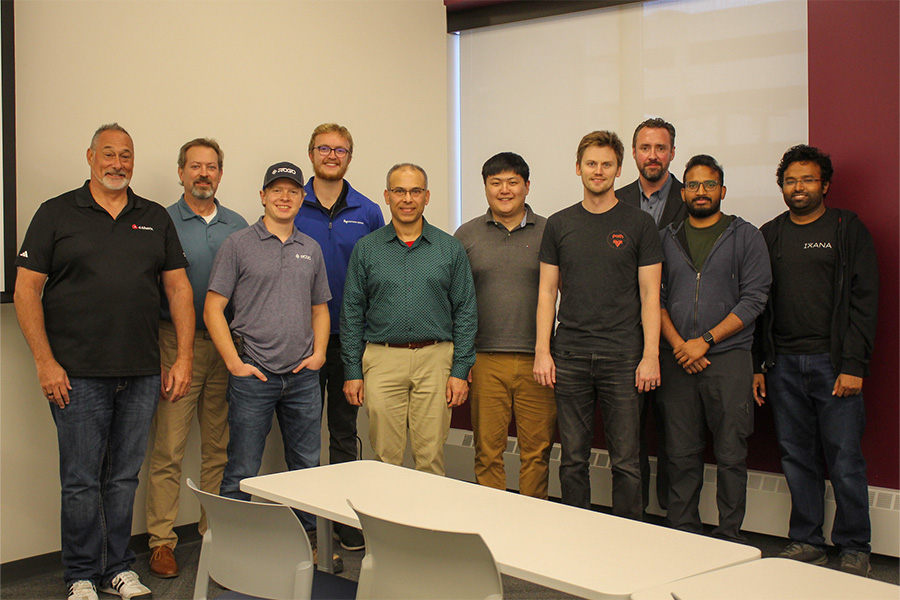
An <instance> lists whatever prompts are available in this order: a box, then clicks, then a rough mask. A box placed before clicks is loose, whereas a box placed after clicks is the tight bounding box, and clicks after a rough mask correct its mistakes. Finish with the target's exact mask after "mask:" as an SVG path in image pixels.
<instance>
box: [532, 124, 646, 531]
mask: <svg viewBox="0 0 900 600" xmlns="http://www.w3.org/2000/svg"><path fill="white" fill-rule="evenodd" d="M623 152H624V148H623V145H622V141H621V140H620V139H619V137H618V136H617V135H616V134H615V133H612V132H609V131H595V132H593V133H589V134H587V135H586V136H584V137H583V138H582V140H581V143H580V144H579V145H578V151H577V154H576V162H575V173H576V174H577V175H578V176H580V177H581V181H582V184H583V185H584V195H583V200H582V201H581V202H579V203H577V204H574V205H572V206H570V207H569V208H566V209H563V210H561V211H559V212H558V213H556V214H554V215H552V216H551V217H550V218H549V219H547V226H546V228H545V229H544V236H543V239H542V241H541V250H540V254H539V259H540V262H541V272H540V284H539V286H538V306H537V323H536V325H537V339H536V342H535V355H534V377H535V379H536V380H537V381H538V382H539V383H540V384H541V385H546V386H550V387H553V388H554V391H555V395H556V410H557V424H558V428H559V437H560V442H561V445H562V458H561V461H560V468H559V480H560V487H561V488H562V501H563V502H564V503H565V504H569V505H572V506H579V507H582V508H590V505H591V484H590V476H589V469H588V467H589V461H590V457H591V442H592V441H593V438H594V413H595V409H596V407H598V406H599V408H600V411H601V413H602V414H603V426H604V433H605V436H606V444H607V448H608V450H609V460H610V466H611V470H612V480H613V485H612V488H613V489H612V506H613V513H615V514H616V515H618V516H622V517H628V518H632V519H637V520H640V519H641V508H642V502H641V498H642V494H641V470H640V462H639V459H638V451H639V447H640V443H639V413H640V407H639V398H640V392H644V391H649V390H653V389H656V387H657V386H658V385H659V319H660V312H659V283H660V274H661V272H662V267H661V264H660V263H661V262H662V250H661V248H660V242H659V233H658V232H657V229H656V223H654V221H653V218H652V217H651V216H650V215H648V214H647V213H645V212H643V211H641V210H640V209H638V208H635V207H633V206H629V205H627V204H625V203H624V202H619V200H618V199H617V198H616V194H615V192H614V191H613V185H614V184H615V180H616V178H617V177H618V176H619V175H620V174H621V173H622V155H623ZM557 292H558V293H559V313H558V315H557V316H558V319H559V325H558V327H557V328H556V332H555V333H554V332H553V324H554V313H555V308H556V299H557ZM551 338H552V339H551Z"/></svg>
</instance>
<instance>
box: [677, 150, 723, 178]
mask: <svg viewBox="0 0 900 600" xmlns="http://www.w3.org/2000/svg"><path fill="white" fill-rule="evenodd" d="M694 167H708V168H710V169H712V170H713V171H715V172H716V173H718V174H719V185H725V170H724V169H723V168H722V165H720V164H719V161H717V160H716V159H714V158H713V157H712V156H710V155H709V154H698V155H697V156H692V157H691V160H689V161H687V164H686V165H684V174H683V175H682V176H681V180H682V181H685V182H686V181H687V174H688V171H690V170H691V169H693V168H694Z"/></svg>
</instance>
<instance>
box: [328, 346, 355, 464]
mask: <svg viewBox="0 0 900 600" xmlns="http://www.w3.org/2000/svg"><path fill="white" fill-rule="evenodd" d="M319 388H320V390H321V391H322V402H323V403H325V404H326V405H327V410H328V463H329V464H332V465H334V464H337V463H343V462H350V461H351V460H356V459H357V458H358V457H359V453H358V449H357V448H358V447H357V437H356V415H357V413H358V412H359V407H358V406H353V405H352V404H350V403H349V402H347V398H346V397H345V396H344V363H343V361H342V360H341V337H340V336H339V335H338V334H336V333H332V334H331V337H329V338H328V349H327V350H326V352H325V365H324V366H323V367H322V369H321V370H320V371H319ZM326 392H327V394H326ZM326 398H327V399H326Z"/></svg>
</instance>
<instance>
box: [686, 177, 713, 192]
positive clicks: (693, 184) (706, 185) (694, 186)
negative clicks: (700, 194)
mask: <svg viewBox="0 0 900 600" xmlns="http://www.w3.org/2000/svg"><path fill="white" fill-rule="evenodd" d="M701 184H702V185H703V189H705V190H706V191H707V192H712V191H714V190H715V189H716V188H717V187H719V182H718V181H713V180H712V179H707V180H706V181H688V182H686V183H685V184H684V187H686V188H687V189H689V190H691V191H692V192H696V191H697V190H699V189H700V185H701Z"/></svg>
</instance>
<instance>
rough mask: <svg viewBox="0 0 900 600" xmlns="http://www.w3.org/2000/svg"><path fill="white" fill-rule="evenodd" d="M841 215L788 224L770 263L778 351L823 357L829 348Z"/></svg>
mask: <svg viewBox="0 0 900 600" xmlns="http://www.w3.org/2000/svg"><path fill="white" fill-rule="evenodd" d="M837 229H838V214H837V212H836V211H834V210H830V209H826V210H825V214H823V215H822V216H821V217H819V218H818V219H816V220H815V221H813V222H812V223H807V224H805V225H797V224H796V223H794V222H793V221H791V220H790V219H787V220H786V221H785V224H784V229H783V231H782V235H781V238H780V245H781V248H780V251H778V250H776V252H775V253H774V255H773V259H772V275H773V276H774V281H775V285H773V286H772V293H773V296H774V298H773V300H774V305H775V311H774V312H775V322H774V332H773V333H774V336H775V351H776V352H777V353H778V354H821V353H825V352H830V350H831V343H830V340H831V319H832V315H833V312H834V269H835V261H836V258H837V254H836V248H837Z"/></svg>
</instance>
